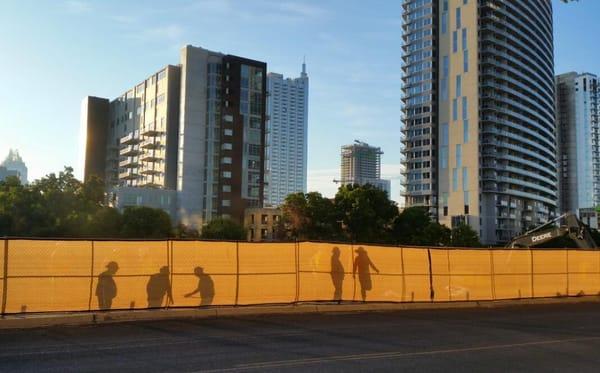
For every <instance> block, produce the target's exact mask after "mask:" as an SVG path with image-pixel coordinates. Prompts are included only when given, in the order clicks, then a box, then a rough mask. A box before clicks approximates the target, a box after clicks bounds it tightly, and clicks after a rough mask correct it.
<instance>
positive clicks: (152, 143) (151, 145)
mask: <svg viewBox="0 0 600 373" xmlns="http://www.w3.org/2000/svg"><path fill="white" fill-rule="evenodd" d="M160 147H161V144H160V141H158V140H155V139H154V138H148V139H145V140H143V141H142V142H141V144H140V148H143V149H158V148H160Z"/></svg>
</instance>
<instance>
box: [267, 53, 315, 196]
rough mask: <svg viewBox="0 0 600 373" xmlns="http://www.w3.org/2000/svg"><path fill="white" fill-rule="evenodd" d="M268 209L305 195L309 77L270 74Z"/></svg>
mask: <svg viewBox="0 0 600 373" xmlns="http://www.w3.org/2000/svg"><path fill="white" fill-rule="evenodd" d="M267 91H268V92H269V95H268V97H267V115H268V120H267V136H266V147H265V159H266V162H265V194H264V196H265V199H264V205H265V206H279V205H281V204H282V203H283V202H284V201H285V197H286V196H287V195H288V194H291V193H296V192H304V193H305V192H306V174H307V144H308V141H307V136H308V75H307V73H306V64H302V73H301V74H300V77H299V78H295V79H290V78H284V77H283V75H281V74H276V73H269V74H268V75H267Z"/></svg>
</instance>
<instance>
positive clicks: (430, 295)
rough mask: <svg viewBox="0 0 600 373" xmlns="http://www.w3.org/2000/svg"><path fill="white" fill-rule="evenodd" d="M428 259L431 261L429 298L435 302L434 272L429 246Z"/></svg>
mask: <svg viewBox="0 0 600 373" xmlns="http://www.w3.org/2000/svg"><path fill="white" fill-rule="evenodd" d="M427 261H428V262H429V300H430V301H431V302H433V299H434V298H435V290H433V274H432V273H431V249H430V248H427Z"/></svg>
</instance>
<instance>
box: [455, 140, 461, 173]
mask: <svg viewBox="0 0 600 373" xmlns="http://www.w3.org/2000/svg"><path fill="white" fill-rule="evenodd" d="M461 165H462V145H461V144H456V167H461Z"/></svg>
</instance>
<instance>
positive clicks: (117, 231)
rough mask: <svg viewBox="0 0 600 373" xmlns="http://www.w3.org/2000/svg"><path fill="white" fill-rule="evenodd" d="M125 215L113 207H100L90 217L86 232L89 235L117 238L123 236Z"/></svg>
mask: <svg viewBox="0 0 600 373" xmlns="http://www.w3.org/2000/svg"><path fill="white" fill-rule="evenodd" d="M122 226H123V215H121V213H120V212H119V210H117V209H115V208H112V207H101V208H99V209H98V210H97V211H96V212H95V213H94V214H93V215H92V216H91V218H90V220H89V222H88V225H87V228H86V230H85V234H86V235H87V236H89V237H98V238H117V237H120V236H121V229H122Z"/></svg>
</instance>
